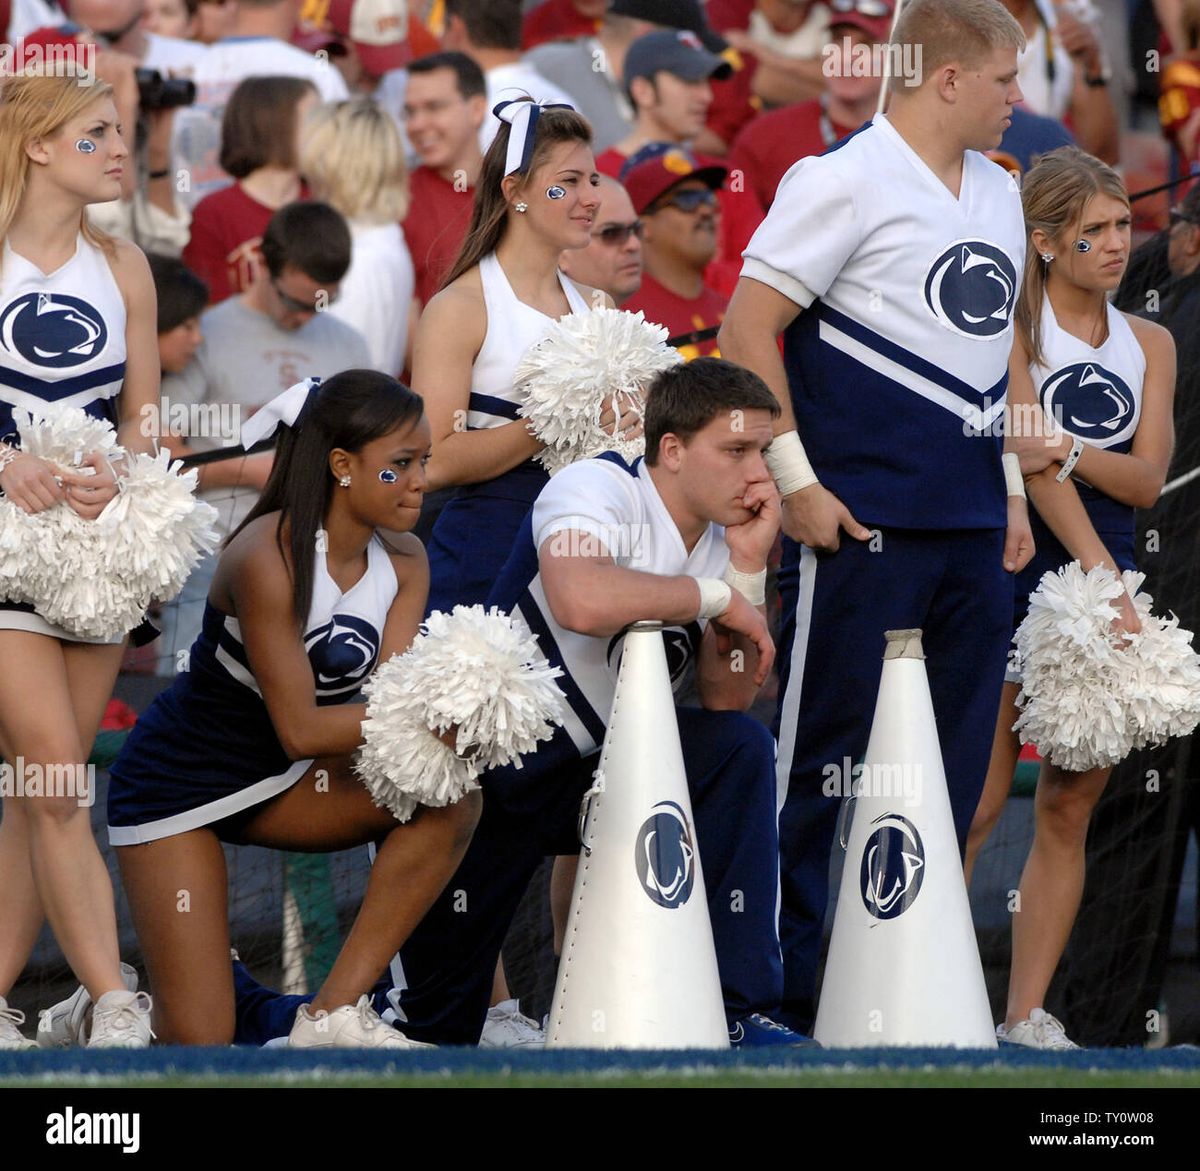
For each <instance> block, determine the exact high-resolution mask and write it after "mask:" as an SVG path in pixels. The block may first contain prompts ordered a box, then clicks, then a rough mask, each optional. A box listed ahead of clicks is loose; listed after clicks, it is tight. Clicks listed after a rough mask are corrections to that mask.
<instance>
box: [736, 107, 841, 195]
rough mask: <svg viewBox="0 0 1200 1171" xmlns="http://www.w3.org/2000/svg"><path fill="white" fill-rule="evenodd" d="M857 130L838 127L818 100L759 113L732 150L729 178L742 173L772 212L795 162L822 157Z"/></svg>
mask: <svg viewBox="0 0 1200 1171" xmlns="http://www.w3.org/2000/svg"><path fill="white" fill-rule="evenodd" d="M855 129H857V128H856V127H854V126H839V125H838V124H837V123H836V122H834V121H833V119H831V118H830V117H829V116H828V115H827V114H826V113H825V112H824V111H823V110H822V109H821V103H820V101H819V100H815V99H814V100H813V101H811V102H800V103H799V104H798V105H795V106H783V107H782V108H780V109H778V110H771V111H770V112H769V113H766V114H760V115H759V116H758V117H757V118H755V119H754V121H753V122H751V123H750V124H749V125H748V126H746V127H744V128H743V129H742V132H741V133H740V134H739V135H738V136H737V138H736V139H734V142H733V146H732V147H730V150H729V173H730V178H731V179H732V178H733V176H734V173H735V172H739V171H740V172H741V174H742V176H743V178H742V182H744V183H745V184H746V187H747V188H748V189H750V190H752V191H753V192H754V195H755V198H756V199H757V200H758V202H759V203H760V204H761V205H762V206H763V208H765V209H767V210H770V207H771V204H772V203H773V202H774V200H775V191H776V189H777V188H778V187H779V180H780V179H782V178H783V176H784V175H785V174H786V173H787V171H788V170H790V169H791V167H792V164H793V163H795V162H797V161H798V160H799V159H803V158H806V157H807V156H809V155H819V154H823V153H824V152H825V150H826V149H828V148H829V147H831V146H832V145H833V144H834V143H835V142H837V141H838V139H839V138H845V137H846V135H847V134H850V133H852V132H853V131H854V130H855Z"/></svg>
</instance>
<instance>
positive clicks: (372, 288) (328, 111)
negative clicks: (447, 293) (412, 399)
mask: <svg viewBox="0 0 1200 1171" xmlns="http://www.w3.org/2000/svg"><path fill="white" fill-rule="evenodd" d="M301 166H302V169H303V171H304V174H305V176H306V177H307V178H308V181H309V183H310V184H311V185H312V193H313V197H314V198H315V199H321V200H324V201H325V202H326V203H328V204H329V205H330V206H331V207H332V208H334V210H336V211H338V212H340V213H341V214H342V215H343V216H345V218H346V222H347V223H348V224H349V225H350V236H351V239H352V241H353V245H352V249H351V258H350V268H349V271H348V272H347V273H346V275H345V277H343V278H342V282H341V286H340V296H339V297H338V299H337V301H336V302H334V303H333V304H331V305H330V308H329V312H330V314H331V315H332V316H333V317H335V318H337V319H338V320H340V321H344V322H345V323H346V324H347V325H350V326H353V327H354V328H355V329H356V330H358V332H359V333H361V334H362V336H363V338H364V339H365V340H366V343H367V349H368V350H369V351H370V354H371V361H370V363H369V365H370V366H371V368H372V369H374V370H378V371H379V372H380V373H381V374H389V375H391V376H392V377H393V378H395V377H396V376H397V375H398V374H399V373H400V372H401V370H402V369H403V368H404V357H405V353H406V351H407V348H408V344H407V343H408V315H409V307H410V306H411V304H412V297H413V265H412V258H411V257H410V256H409V254H408V245H407V244H405V242H404V233H403V232H402V231H401V230H400V221H401V220H402V219H403V218H404V215H405V212H406V211H407V210H408V175H407V169H406V168H405V165H404V147H403V145H402V144H401V142H400V131H399V130H398V129H397V128H396V124H395V122H393V121H392V119H391V118H390V117H389V116H388V115H387V114H385V113H384V112H383V110H381V109H380V108H379V106H378V104H377V103H375V102H374V101H372V100H371V99H370V98H352V99H351V100H350V101H348V102H339V103H338V104H337V105H336V106H322V107H321V108H320V109H319V110H317V111H316V112H315V113H314V114H313V115H312V118H311V120H310V122H309V124H308V127H307V129H306V133H305V138H304V146H303V150H302V152H301Z"/></svg>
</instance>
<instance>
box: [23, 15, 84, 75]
mask: <svg viewBox="0 0 1200 1171" xmlns="http://www.w3.org/2000/svg"><path fill="white" fill-rule="evenodd" d="M66 46H70V47H71V49H72V50H73V52H63V51H62V49H63V48H65V47H66ZM14 47H15V49H16V52H15V53H14V54H13V59H12V69H11V70H10V71H16V72H19V71H21V70H22V69H28V68H30V67H31V66H35V65H39V64H41V63H43V62H45V61H47V60H53V61H62V62H74V64H75V65H76V67H77V68H79V69H85V70H88V71H92V70H94V69H95V63H96V51H97V50H96V44H95V42H94V41H93V40H92V39H91V36H90V34H88V32H87V31H86V30H85V29H82V28H80V27H79V25H77V24H71V23H69V22H68V23H64V24H60V25H46V26H44V27H42V28H36V29H34V30H33V31H32V32H29V33H26V34H25V36H23V37H21V38H20V39H19V40H18V41H17V42H16V44H15V46H14ZM45 49H55V50H58V51H57V52H55V53H53V54H52V55H51V56H50V57H47V56H46V55H45V54H44V53H43V52H42V51H43V50H45ZM30 50H34V51H33V52H30Z"/></svg>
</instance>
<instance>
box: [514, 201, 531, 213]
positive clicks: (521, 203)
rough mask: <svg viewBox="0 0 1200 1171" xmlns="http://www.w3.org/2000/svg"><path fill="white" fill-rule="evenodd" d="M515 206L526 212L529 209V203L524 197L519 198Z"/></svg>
mask: <svg viewBox="0 0 1200 1171" xmlns="http://www.w3.org/2000/svg"><path fill="white" fill-rule="evenodd" d="M513 208H514V209H515V210H516V211H522V212H524V211H528V210H529V204H527V203H526V202H525V200H523V199H518V200H517V202H516V203H514V204H513Z"/></svg>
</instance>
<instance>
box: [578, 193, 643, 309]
mask: <svg viewBox="0 0 1200 1171" xmlns="http://www.w3.org/2000/svg"><path fill="white" fill-rule="evenodd" d="M598 191H599V195H600V206H599V207H598V208H597V209H596V218H595V220H594V221H593V223H592V242H591V243H590V244H589V245H588V246H587V247H586V248H568V249H567V250H566V251H565V252H563V254H562V256H560V257H559V260H558V267H559V268H560V269H562V271H563V272H565V273H566V274H567V276H569V277H570V278H571V279H572V280H573V281H575V283H576V284H580V285H586V286H588V287H589V288H592V289H602V290H603V291H604V292H606V293H607V294H608V295H609V296H610V297H611V298H612V299H613V302H614V303H615V304H616V305H617V306H618V307H623V306H624V304H625V302H626V301H628V300H629V298H630V297H632V296H633V295H634V294H635V293H636V292H637V291H638V288H639V286H640V285H641V283H642V269H643V261H642V229H643V227H644V225H643V223H642V221H641V220H640V219H638V214H637V212H636V211H634V209H633V203H632V201H631V200H630V198H629V193H628V192H627V191H626V190H625V188H624V187H622V186H621V184H620V183H618V182H617V181H616V179H613V178H611V177H610V176H608V175H601V176H600V187H599V189H598Z"/></svg>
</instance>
